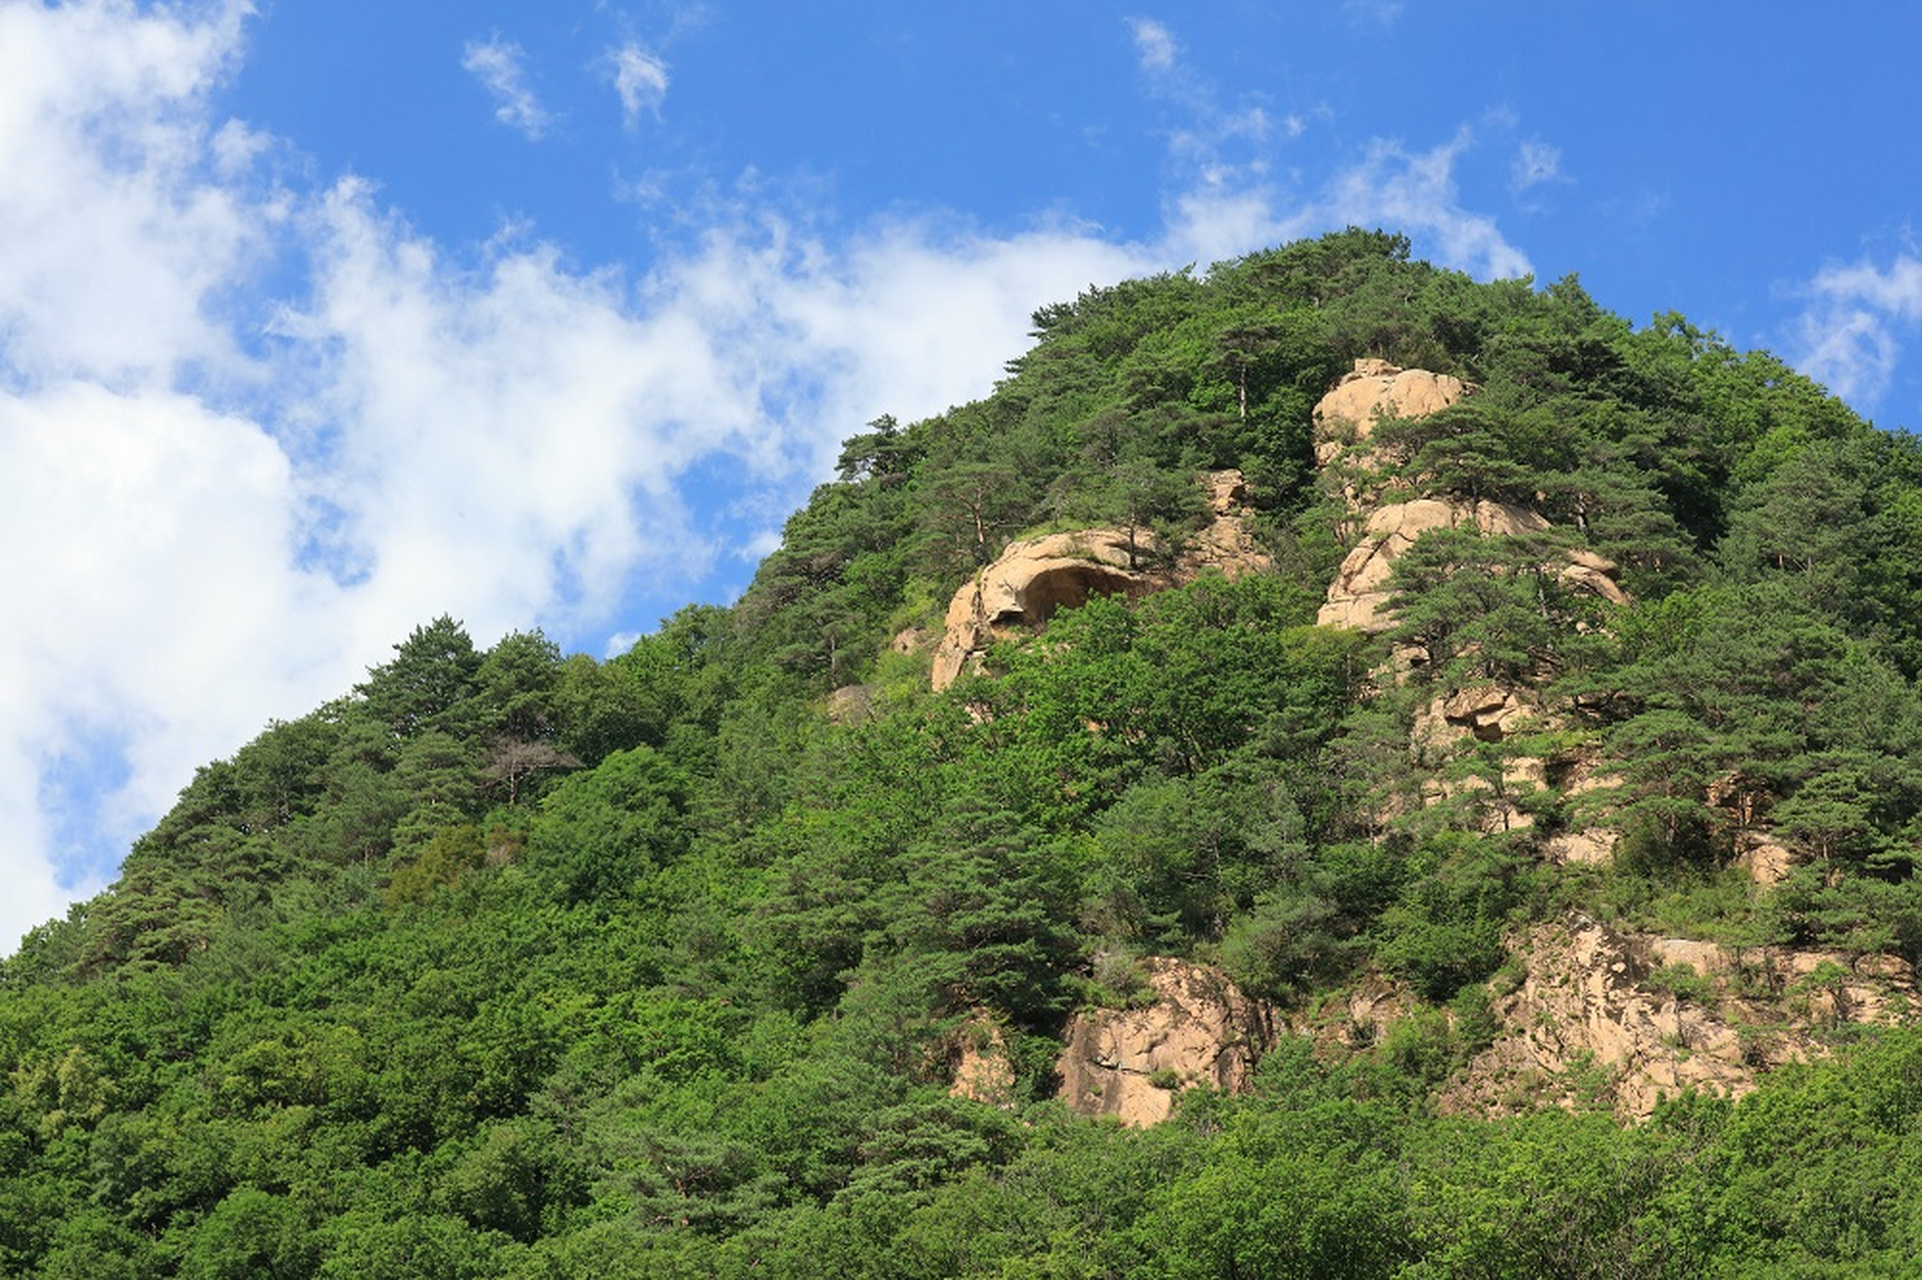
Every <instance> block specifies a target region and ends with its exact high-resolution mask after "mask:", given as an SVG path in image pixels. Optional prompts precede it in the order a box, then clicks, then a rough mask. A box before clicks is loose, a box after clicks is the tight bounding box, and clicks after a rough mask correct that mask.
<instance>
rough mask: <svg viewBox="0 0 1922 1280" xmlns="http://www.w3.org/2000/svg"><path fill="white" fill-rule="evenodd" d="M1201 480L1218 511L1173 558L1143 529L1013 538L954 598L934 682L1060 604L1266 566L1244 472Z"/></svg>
mask: <svg viewBox="0 0 1922 1280" xmlns="http://www.w3.org/2000/svg"><path fill="white" fill-rule="evenodd" d="M1203 480H1204V483H1205V485H1206V488H1207V491H1208V496H1209V501H1210V504H1211V509H1212V512H1213V520H1212V522H1211V523H1210V524H1209V525H1208V526H1207V527H1206V528H1205V529H1202V530H1201V531H1200V532H1199V533H1197V534H1195V535H1194V536H1193V537H1192V538H1190V539H1189V540H1188V541H1187V542H1186V543H1185V544H1184V545H1183V546H1182V547H1181V548H1180V549H1179V551H1178V552H1177V553H1176V554H1175V555H1173V556H1172V557H1170V556H1169V555H1168V554H1167V549H1166V548H1164V547H1163V545H1162V543H1161V541H1160V539H1158V538H1157V537H1156V536H1155V535H1154V534H1153V533H1151V532H1149V531H1148V530H1146V529H1137V530H1134V531H1132V532H1131V531H1129V530H1127V529H1082V530H1078V531H1076V532H1074V533H1055V534H1049V535H1047V536H1046V537H1041V538H1024V539H1021V540H1019V541H1015V542H1010V543H1009V544H1008V545H1007V547H1006V548H1005V549H1004V550H1003V551H1002V552H1001V554H1000V555H999V556H998V557H996V558H995V561H994V563H993V564H991V565H989V566H987V567H986V568H985V569H983V570H981V571H980V572H979V573H977V574H976V575H975V576H974V579H973V580H972V581H970V582H967V583H964V584H963V585H962V586H961V588H960V589H959V590H957V591H956V592H955V593H954V598H953V600H951V601H950V602H949V604H948V615H947V620H946V624H945V628H944V631H943V634H942V637H941V643H940V645H939V646H938V647H937V648H936V649H935V653H934V674H933V683H934V688H935V689H936V690H937V691H939V690H941V689H945V688H947V687H948V686H949V685H951V684H953V683H954V681H955V680H956V679H957V678H958V677H959V676H960V674H961V673H962V672H963V671H965V670H967V669H968V667H969V665H970V664H971V663H973V662H975V661H976V660H978V658H979V656H980V655H981V654H982V653H983V652H984V651H985V650H986V649H987V648H988V647H989V646H990V645H992V644H993V643H994V642H995V641H996V640H998V639H1000V638H1002V637H1004V636H1007V635H1011V634H1015V633H1017V632H1019V631H1032V630H1035V629H1037V628H1039V627H1042V626H1044V625H1046V623H1047V621H1048V619H1049V618H1051V617H1053V616H1054V614H1055V613H1056V612H1057V611H1058V610H1061V609H1068V608H1077V607H1079V606H1081V605H1084V604H1086V603H1087V602H1088V601H1089V600H1090V599H1092V598H1093V597H1095V596H1101V595H1128V596H1138V595H1142V594H1145V593H1147V592H1150V591H1161V590H1165V589H1167V588H1168V587H1171V586H1176V585H1179V584H1180V583H1183V582H1186V581H1189V580H1191V579H1193V578H1194V577H1196V576H1197V575H1199V574H1201V573H1202V572H1205V571H1207V570H1215V571H1218V572H1220V573H1223V574H1225V575H1227V576H1229V577H1234V576H1236V575H1238V574H1242V573H1247V572H1251V571H1254V570H1258V569H1264V568H1267V567H1268V556H1267V555H1266V554H1265V553H1263V552H1262V550H1261V549H1260V548H1259V547H1258V546H1257V545H1256V543H1255V540H1254V536H1253V535H1252V534H1251V533H1250V532H1249V531H1248V528H1247V525H1246V522H1245V521H1244V519H1243V518H1242V515H1241V506H1242V503H1243V502H1244V501H1245V499H1246V484H1245V482H1244V481H1243V479H1242V475H1241V473H1240V472H1239V471H1233V470H1229V471H1216V472H1210V473H1208V474H1207V475H1206V476H1205V477H1203ZM1150 566H1153V567H1150Z"/></svg>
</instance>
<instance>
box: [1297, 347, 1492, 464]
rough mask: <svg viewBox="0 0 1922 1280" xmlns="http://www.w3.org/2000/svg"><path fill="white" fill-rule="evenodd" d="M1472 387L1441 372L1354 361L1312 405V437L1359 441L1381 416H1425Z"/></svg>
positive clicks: (1378, 361)
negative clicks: (1315, 403) (1338, 380)
mask: <svg viewBox="0 0 1922 1280" xmlns="http://www.w3.org/2000/svg"><path fill="white" fill-rule="evenodd" d="M1473 389H1474V388H1473V387H1471V386H1470V385H1469V384H1468V383H1465V382H1463V381H1462V380H1461V379H1460V378H1456V377H1451V376H1450V375H1448V374H1445V373H1430V372H1429V371H1428V370H1426V369H1403V368H1401V367H1399V366H1397V365H1392V364H1389V363H1388V362H1387V361H1386V360H1371V359H1362V360H1357V361H1355V367H1354V369H1353V371H1351V372H1349V373H1347V374H1344V375H1343V376H1342V379H1341V381H1340V382H1338V383H1336V384H1335V386H1334V389H1333V390H1331V391H1329V393H1328V394H1327V395H1325V396H1323V397H1322V398H1321V402H1320V403H1319V404H1317V405H1316V406H1315V434H1316V438H1317V439H1319V440H1322V441H1325V442H1331V443H1338V444H1339V443H1359V442H1361V441H1364V440H1366V439H1367V438H1368V436H1369V434H1370V433H1371V432H1372V431H1373V430H1374V427H1375V423H1376V422H1378V421H1380V420H1381V419H1382V418H1384V417H1395V418H1423V417H1427V416H1428V415H1429V414H1431V413H1436V412H1439V411H1440V410H1442V409H1446V408H1447V407H1448V406H1449V405H1451V404H1454V403H1456V402H1457V401H1459V400H1460V399H1461V398H1462V397H1463V396H1465V395H1467V394H1469V392H1470V391H1472V390H1473ZM1317 456H1318V457H1319V456H1320V453H1319V451H1318V452H1317ZM1324 465H1325V463H1324Z"/></svg>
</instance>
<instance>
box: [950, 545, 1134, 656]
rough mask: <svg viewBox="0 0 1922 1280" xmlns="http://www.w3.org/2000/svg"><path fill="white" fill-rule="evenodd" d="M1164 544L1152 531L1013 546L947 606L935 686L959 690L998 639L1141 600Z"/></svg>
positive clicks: (964, 586)
mask: <svg viewBox="0 0 1922 1280" xmlns="http://www.w3.org/2000/svg"><path fill="white" fill-rule="evenodd" d="M1157 546H1158V544H1157V543H1156V542H1155V539H1154V535H1153V534H1151V533H1149V532H1147V531H1146V530H1140V531H1137V533H1136V534H1135V535H1134V538H1133V540H1132V551H1131V544H1130V538H1129V534H1128V531H1127V530H1125V529H1083V530H1081V531H1079V532H1076V533H1055V534H1049V535H1048V536H1046V537H1043V538H1024V539H1022V540H1020V541H1017V542H1011V543H1009V544H1008V545H1007V548H1006V549H1005V550H1003V551H1002V553H1001V554H1000V556H998V557H997V558H996V559H995V562H994V563H993V564H991V565H989V566H988V567H987V568H985V569H983V570H981V571H980V572H979V573H977V574H976V575H975V576H974V580H973V581H972V582H968V583H964V584H963V585H962V586H961V588H960V590H958V591H956V592H955V593H954V599H953V600H952V601H950V602H949V604H948V617H947V624H946V629H945V631H944V633H943V635H942V637H941V644H940V646H939V647H938V648H937V649H936V650H935V652H934V687H935V689H936V690H937V691H939V690H942V689H945V688H947V687H948V686H949V685H951V684H953V683H954V681H955V679H956V678H957V677H958V676H959V675H960V674H961V672H962V671H963V670H964V669H965V668H966V667H967V665H968V663H969V661H970V660H971V659H973V658H974V657H975V656H976V655H978V654H979V653H981V652H982V651H983V650H985V649H986V648H987V647H988V646H989V645H991V644H992V643H994V640H995V638H996V635H997V632H999V631H1001V630H1004V629H1009V628H1014V627H1027V628H1034V627H1039V626H1041V625H1043V624H1044V623H1046V622H1047V620H1048V619H1049V618H1051V617H1053V616H1054V614H1055V612H1056V611H1057V610H1059V609H1064V608H1076V607H1079V606H1081V605H1084V604H1086V603H1087V602H1088V601H1089V600H1091V599H1093V598H1094V597H1095V596H1100V595H1136V594H1139V593H1140V592H1142V591H1145V590H1147V589H1148V587H1149V585H1150V582H1151V575H1150V574H1149V573H1148V572H1147V571H1146V570H1145V569H1143V568H1142V567H1141V565H1142V564H1143V563H1144V562H1146V561H1147V560H1148V559H1150V558H1151V557H1152V555H1153V554H1154V552H1155V550H1156V549H1157Z"/></svg>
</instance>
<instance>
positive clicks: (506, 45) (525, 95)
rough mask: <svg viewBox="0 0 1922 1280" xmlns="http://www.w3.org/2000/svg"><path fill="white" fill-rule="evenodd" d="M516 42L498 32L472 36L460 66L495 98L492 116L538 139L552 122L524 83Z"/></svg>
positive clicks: (551, 117) (521, 56) (520, 56)
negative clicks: (481, 39) (489, 35)
mask: <svg viewBox="0 0 1922 1280" xmlns="http://www.w3.org/2000/svg"><path fill="white" fill-rule="evenodd" d="M524 56H526V55H525V53H524V51H523V50H522V49H521V47H520V46H519V45H518V44H515V43H513V42H512V41H509V40H503V39H501V37H500V36H499V35H494V36H491V37H489V38H488V39H487V40H485V41H480V40H472V41H469V42H468V44H467V48H466V49H465V51H463V53H462V55H461V60H460V65H461V69H462V70H464V71H467V72H469V73H470V74H471V75H473V77H474V78H475V79H476V80H479V81H480V82H481V87H483V88H484V89H486V90H487V92H488V94H489V95H490V96H491V97H492V98H493V99H494V118H495V119H496V120H499V121H500V122H501V123H502V124H505V125H509V126H511V127H513V128H515V129H518V130H520V132H521V133H523V134H525V135H526V136H527V137H528V138H529V139H531V140H532V141H535V142H538V141H540V139H541V138H542V136H543V135H545V134H546V133H547V130H548V128H549V127H550V126H551V125H552V124H553V123H554V117H553V116H552V115H550V114H549V113H548V111H547V109H546V108H545V107H543V106H541V103H540V99H539V98H537V97H535V96H534V91H533V90H532V89H530V88H528V87H527V82H526V76H525V73H524V72H523V71H522V69H521V59H522V58H523V57H524Z"/></svg>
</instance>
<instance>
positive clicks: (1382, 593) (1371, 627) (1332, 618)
mask: <svg viewBox="0 0 1922 1280" xmlns="http://www.w3.org/2000/svg"><path fill="white" fill-rule="evenodd" d="M1548 527H1549V524H1548V521H1546V520H1544V519H1543V518H1542V517H1541V516H1540V515H1538V514H1536V513H1535V512H1533V511H1530V510H1529V509H1528V508H1526V507H1519V506H1516V505H1514V504H1512V503H1506V502H1486V501H1484V502H1474V503H1471V502H1469V501H1467V500H1466V499H1463V498H1416V499H1415V500H1414V501H1412V502H1397V503H1392V504H1390V505H1388V506H1385V507H1379V508H1377V509H1376V510H1375V511H1374V513H1373V514H1371V515H1370V516H1369V517H1368V523H1367V525H1366V526H1365V527H1364V528H1363V531H1362V535H1361V538H1360V540H1359V541H1358V542H1356V544H1355V546H1354V549H1353V550H1351V551H1350V552H1349V553H1348V555H1347V557H1346V558H1345V559H1343V561H1342V562H1341V568H1340V569H1339V570H1337V571H1336V574H1335V580H1334V582H1333V583H1331V584H1329V587H1328V600H1327V603H1325V604H1323V605H1322V607H1321V612H1320V614H1319V615H1318V616H1317V618H1316V621H1317V622H1319V623H1321V624H1322V625H1323V626H1331V627H1350V628H1353V629H1355V630H1358V631H1384V630H1386V629H1387V628H1388V627H1389V626H1390V625H1391V624H1392V621H1393V620H1392V619H1391V618H1389V617H1387V616H1386V614H1385V613H1384V612H1383V609H1384V606H1386V605H1387V603H1388V595H1389V592H1388V579H1389V575H1390V574H1391V573H1393V572H1394V568H1395V561H1396V560H1397V559H1399V558H1400V557H1401V555H1402V553H1403V552H1405V551H1407V550H1408V548H1410V547H1412V546H1414V545H1415V540H1416V539H1417V538H1419V537H1421V536H1422V535H1423V534H1424V533H1427V532H1429V531H1430V530H1433V529H1462V528H1475V529H1478V530H1480V531H1481V532H1482V533H1483V534H1484V535H1513V534H1521V533H1539V532H1541V531H1542V530H1544V529H1547V528H1548Z"/></svg>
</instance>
